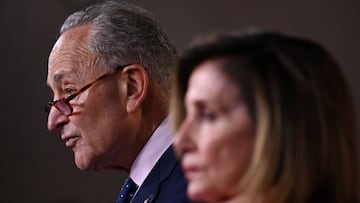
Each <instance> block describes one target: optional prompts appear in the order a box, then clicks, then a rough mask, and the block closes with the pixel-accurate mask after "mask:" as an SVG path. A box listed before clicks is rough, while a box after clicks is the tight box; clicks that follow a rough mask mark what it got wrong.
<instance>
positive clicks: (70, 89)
mask: <svg viewBox="0 0 360 203" xmlns="http://www.w3.org/2000/svg"><path fill="white" fill-rule="evenodd" d="M64 92H65V94H72V93H74V92H75V89H73V88H65V89H64Z"/></svg>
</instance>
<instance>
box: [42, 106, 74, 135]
mask: <svg viewBox="0 0 360 203" xmlns="http://www.w3.org/2000/svg"><path fill="white" fill-rule="evenodd" d="M68 122H69V118H68V117H67V116H66V115H64V114H63V113H61V112H60V111H59V110H58V109H57V108H56V107H54V106H53V107H52V108H51V109H50V112H49V115H48V123H47V127H48V130H50V131H55V130H59V129H61V128H62V127H63V126H64V125H65V124H66V123H68Z"/></svg>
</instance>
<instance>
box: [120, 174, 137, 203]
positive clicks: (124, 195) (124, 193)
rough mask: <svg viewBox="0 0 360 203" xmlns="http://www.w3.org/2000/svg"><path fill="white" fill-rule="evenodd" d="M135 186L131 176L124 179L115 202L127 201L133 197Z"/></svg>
mask: <svg viewBox="0 0 360 203" xmlns="http://www.w3.org/2000/svg"><path fill="white" fill-rule="evenodd" d="M137 188H138V186H137V185H136V183H135V182H134V181H133V180H132V179H131V178H128V179H126V181H125V183H124V185H123V186H122V188H121V191H120V194H119V197H118V199H117V203H129V202H130V201H131V199H132V198H133V196H134V194H135V192H136V190H137Z"/></svg>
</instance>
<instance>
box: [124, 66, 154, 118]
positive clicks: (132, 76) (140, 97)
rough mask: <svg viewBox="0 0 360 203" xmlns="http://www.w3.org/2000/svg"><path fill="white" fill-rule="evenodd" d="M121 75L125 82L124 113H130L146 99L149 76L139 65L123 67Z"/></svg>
mask: <svg viewBox="0 0 360 203" xmlns="http://www.w3.org/2000/svg"><path fill="white" fill-rule="evenodd" d="M121 74H122V77H123V78H124V79H125V81H126V96H127V99H126V101H127V103H126V111H127V112H128V113H132V112H135V111H136V110H137V109H138V108H139V107H140V106H141V104H142V102H143V101H144V99H145V98H146V95H147V93H148V87H149V74H148V72H147V71H146V70H145V68H144V67H143V66H141V65H139V64H133V65H131V66H127V67H125V68H124V69H123V70H122V72H121Z"/></svg>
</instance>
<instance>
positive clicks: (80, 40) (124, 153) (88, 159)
mask: <svg viewBox="0 0 360 203" xmlns="http://www.w3.org/2000/svg"><path fill="white" fill-rule="evenodd" d="M90 29H91V26H90V25H85V26H81V27H77V28H73V29H71V30H68V31H67V32H65V33H64V34H63V35H62V36H61V37H60V38H59V40H58V41H57V42H56V44H55V45H54V48H53V50H52V52H51V54H50V57H49V68H48V78H47V82H48V85H49V86H50V88H51V89H52V91H53V94H54V98H53V99H54V100H58V99H61V98H65V97H67V96H68V95H70V94H72V93H74V92H76V91H77V90H79V89H80V88H82V87H83V86H84V85H86V84H88V83H89V82H92V81H93V80H95V79H96V78H97V77H99V76H100V75H101V74H103V73H105V72H106V69H105V68H102V67H96V64H97V63H96V57H95V56H94V55H92V54H91V53H90V52H89V49H88V46H87V43H88V42H87V40H88V33H89V30H90ZM122 87H123V85H122V82H121V73H117V74H114V75H112V76H110V77H107V78H106V79H103V80H101V81H99V82H97V83H96V84H94V85H93V86H91V87H90V88H89V89H87V90H86V91H84V92H82V93H81V94H80V95H78V96H77V97H76V98H74V99H73V100H71V101H70V104H71V106H72V107H73V113H72V114H71V115H69V116H66V115H64V114H62V113H61V112H60V111H59V110H58V109H57V108H54V107H52V108H51V110H50V112H49V117H48V129H49V130H51V131H55V130H60V131H61V139H62V140H63V141H64V142H65V145H66V146H67V147H69V148H71V149H72V150H73V152H74V155H75V163H76V165H77V167H78V168H80V169H82V170H89V169H94V170H102V169H109V168H125V169H128V168H129V167H130V164H131V159H132V158H133V155H131V153H132V152H131V148H130V147H131V143H133V142H134V140H132V138H131V136H130V134H131V132H129V129H130V127H129V126H131V124H130V123H129V120H130V119H128V114H127V112H126V108H125V105H126V97H124V96H123V95H124V92H125V90H124V88H122Z"/></svg>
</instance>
